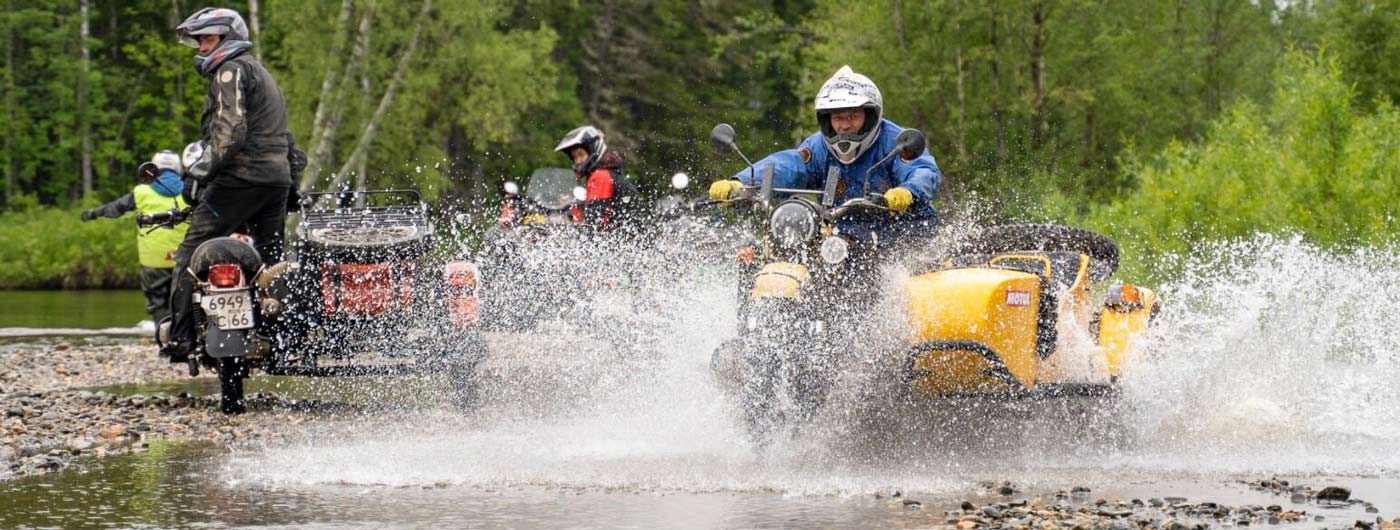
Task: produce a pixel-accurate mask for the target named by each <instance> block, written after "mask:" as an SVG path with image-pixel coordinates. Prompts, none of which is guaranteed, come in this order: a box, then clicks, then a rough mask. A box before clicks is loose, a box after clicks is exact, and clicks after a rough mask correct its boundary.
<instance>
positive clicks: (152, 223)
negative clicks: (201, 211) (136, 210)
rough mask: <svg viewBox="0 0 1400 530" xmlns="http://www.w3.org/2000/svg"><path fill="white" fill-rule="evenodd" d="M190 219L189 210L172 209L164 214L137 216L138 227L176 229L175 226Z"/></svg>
mask: <svg viewBox="0 0 1400 530" xmlns="http://www.w3.org/2000/svg"><path fill="white" fill-rule="evenodd" d="M189 217H190V209H189V208H171V209H169V210H167V211H164V212H156V213H152V214H144V213H143V214H138V215H137V216H136V226H139V227H143V228H144V227H151V230H155V229H157V228H174V227H175V225H177V224H180V223H183V222H185V220H186V219H189Z"/></svg>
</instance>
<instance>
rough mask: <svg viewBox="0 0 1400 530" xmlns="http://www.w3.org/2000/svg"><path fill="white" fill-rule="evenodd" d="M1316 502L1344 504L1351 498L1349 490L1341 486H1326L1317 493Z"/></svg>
mask: <svg viewBox="0 0 1400 530" xmlns="http://www.w3.org/2000/svg"><path fill="white" fill-rule="evenodd" d="M1316 497H1317V500H1320V501H1335V502H1345V501H1346V500H1347V499H1350V498H1351V490H1350V489H1347V488H1343V487H1341V486H1328V487H1325V488H1322V491H1319V492H1317V495H1316Z"/></svg>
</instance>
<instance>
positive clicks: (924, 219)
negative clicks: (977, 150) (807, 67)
mask: <svg viewBox="0 0 1400 530" xmlns="http://www.w3.org/2000/svg"><path fill="white" fill-rule="evenodd" d="M881 111H882V104H881V99H880V89H879V88H877V87H876V86H875V83H874V82H872V81H870V78H868V77H865V76H863V75H860V74H857V73H855V72H852V71H851V67H849V66H842V67H841V69H840V70H837V71H836V74H835V75H833V76H831V79H828V80H827V81H826V83H825V84H823V85H822V88H821V90H820V91H818V92H817V98H816V114H817V125H818V126H820V127H821V132H818V133H816V134H813V135H812V136H809V137H808V138H807V139H806V140H805V141H803V142H802V145H800V146H799V147H798V148H797V149H789V150H786V151H779V152H777V153H774V154H772V155H769V156H768V157H767V158H764V159H762V160H759V161H758V162H757V163H755V164H754V171H753V172H752V173H751V172H750V170H748V169H745V170H743V171H740V172H739V173H738V174H736V175H734V178H733V179H731V180H721V181H718V182H715V183H714V184H712V185H710V198H712V199H714V200H725V199H728V198H730V195H731V194H733V193H734V192H736V191H738V190H739V189H741V188H742V187H744V186H757V185H759V179H761V178H762V175H763V174H764V171H766V170H767V167H768V166H772V167H773V186H774V187H776V188H790V189H814V190H819V189H822V187H823V185H824V183H825V181H826V175H827V171H828V168H830V167H836V168H837V169H838V170H839V171H840V174H841V179H840V181H839V182H838V184H837V186H836V197H837V198H836V203H838V204H839V203H841V202H842V201H845V200H849V199H853V198H859V197H865V196H867V195H869V194H881V195H883V196H884V200H885V203H886V205H888V206H889V208H890V209H891V210H893V211H894V213H895V215H893V216H869V215H864V216H855V217H853V218H849V219H843V220H841V222H839V223H838V224H837V227H838V228H839V229H840V230H841V233H842V234H844V235H846V236H847V237H849V238H851V239H852V240H855V241H858V242H876V243H878V242H880V241H894V240H898V239H901V238H904V237H908V236H913V237H920V236H926V237H931V236H932V232H933V228H934V225H935V224H936V222H937V219H938V215H937V212H936V211H935V210H934V209H933V204H932V201H933V198H934V196H935V195H936V194H937V193H938V183H939V181H940V180H942V174H941V173H940V172H939V171H938V164H937V163H935V162H934V160H933V155H930V154H929V153H928V151H927V150H925V151H924V154H923V155H922V156H920V157H918V158H915V159H913V160H903V159H902V158H901V157H899V156H895V157H891V158H890V160H888V161H886V162H885V163H884V164H881V165H880V166H878V167H875V169H874V171H873V172H871V173H870V189H869V190H867V189H865V182H866V172H867V171H869V170H870V168H871V167H872V166H874V165H875V164H876V163H878V162H879V161H880V159H882V158H884V157H885V155H886V154H887V153H889V152H890V151H891V150H893V149H894V146H895V137H897V136H899V133H900V132H901V131H903V130H904V128H903V127H900V126H899V125H896V124H895V123H894V122H892V121H889V120H886V119H884V118H883V117H882V116H881V114H882V112H881Z"/></svg>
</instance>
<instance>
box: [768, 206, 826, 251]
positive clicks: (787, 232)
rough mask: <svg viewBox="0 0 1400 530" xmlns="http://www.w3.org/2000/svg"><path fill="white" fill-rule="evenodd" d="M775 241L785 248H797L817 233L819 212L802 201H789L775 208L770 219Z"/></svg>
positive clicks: (770, 227)
mask: <svg viewBox="0 0 1400 530" xmlns="http://www.w3.org/2000/svg"><path fill="white" fill-rule="evenodd" d="M768 227H769V230H770V231H771V232H772V234H773V242H774V243H776V244H777V245H778V246H780V247H783V248H795V247H797V246H798V245H801V244H803V243H806V242H807V241H809V240H811V239H812V238H813V237H816V235H817V213H816V212H815V211H812V207H811V206H807V205H805V204H803V203H802V202H800V201H789V202H785V203H783V204H781V205H779V206H778V207H777V208H775V209H774V210H773V216H772V217H771V218H770V219H769V223H768Z"/></svg>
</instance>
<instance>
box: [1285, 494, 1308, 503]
mask: <svg viewBox="0 0 1400 530" xmlns="http://www.w3.org/2000/svg"><path fill="white" fill-rule="evenodd" d="M1288 500H1289V501H1290V502H1292V503H1293V504H1303V503H1305V502H1308V496H1307V495H1304V494H1302V493H1294V494H1293V496H1292V497H1289V498H1288Z"/></svg>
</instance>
